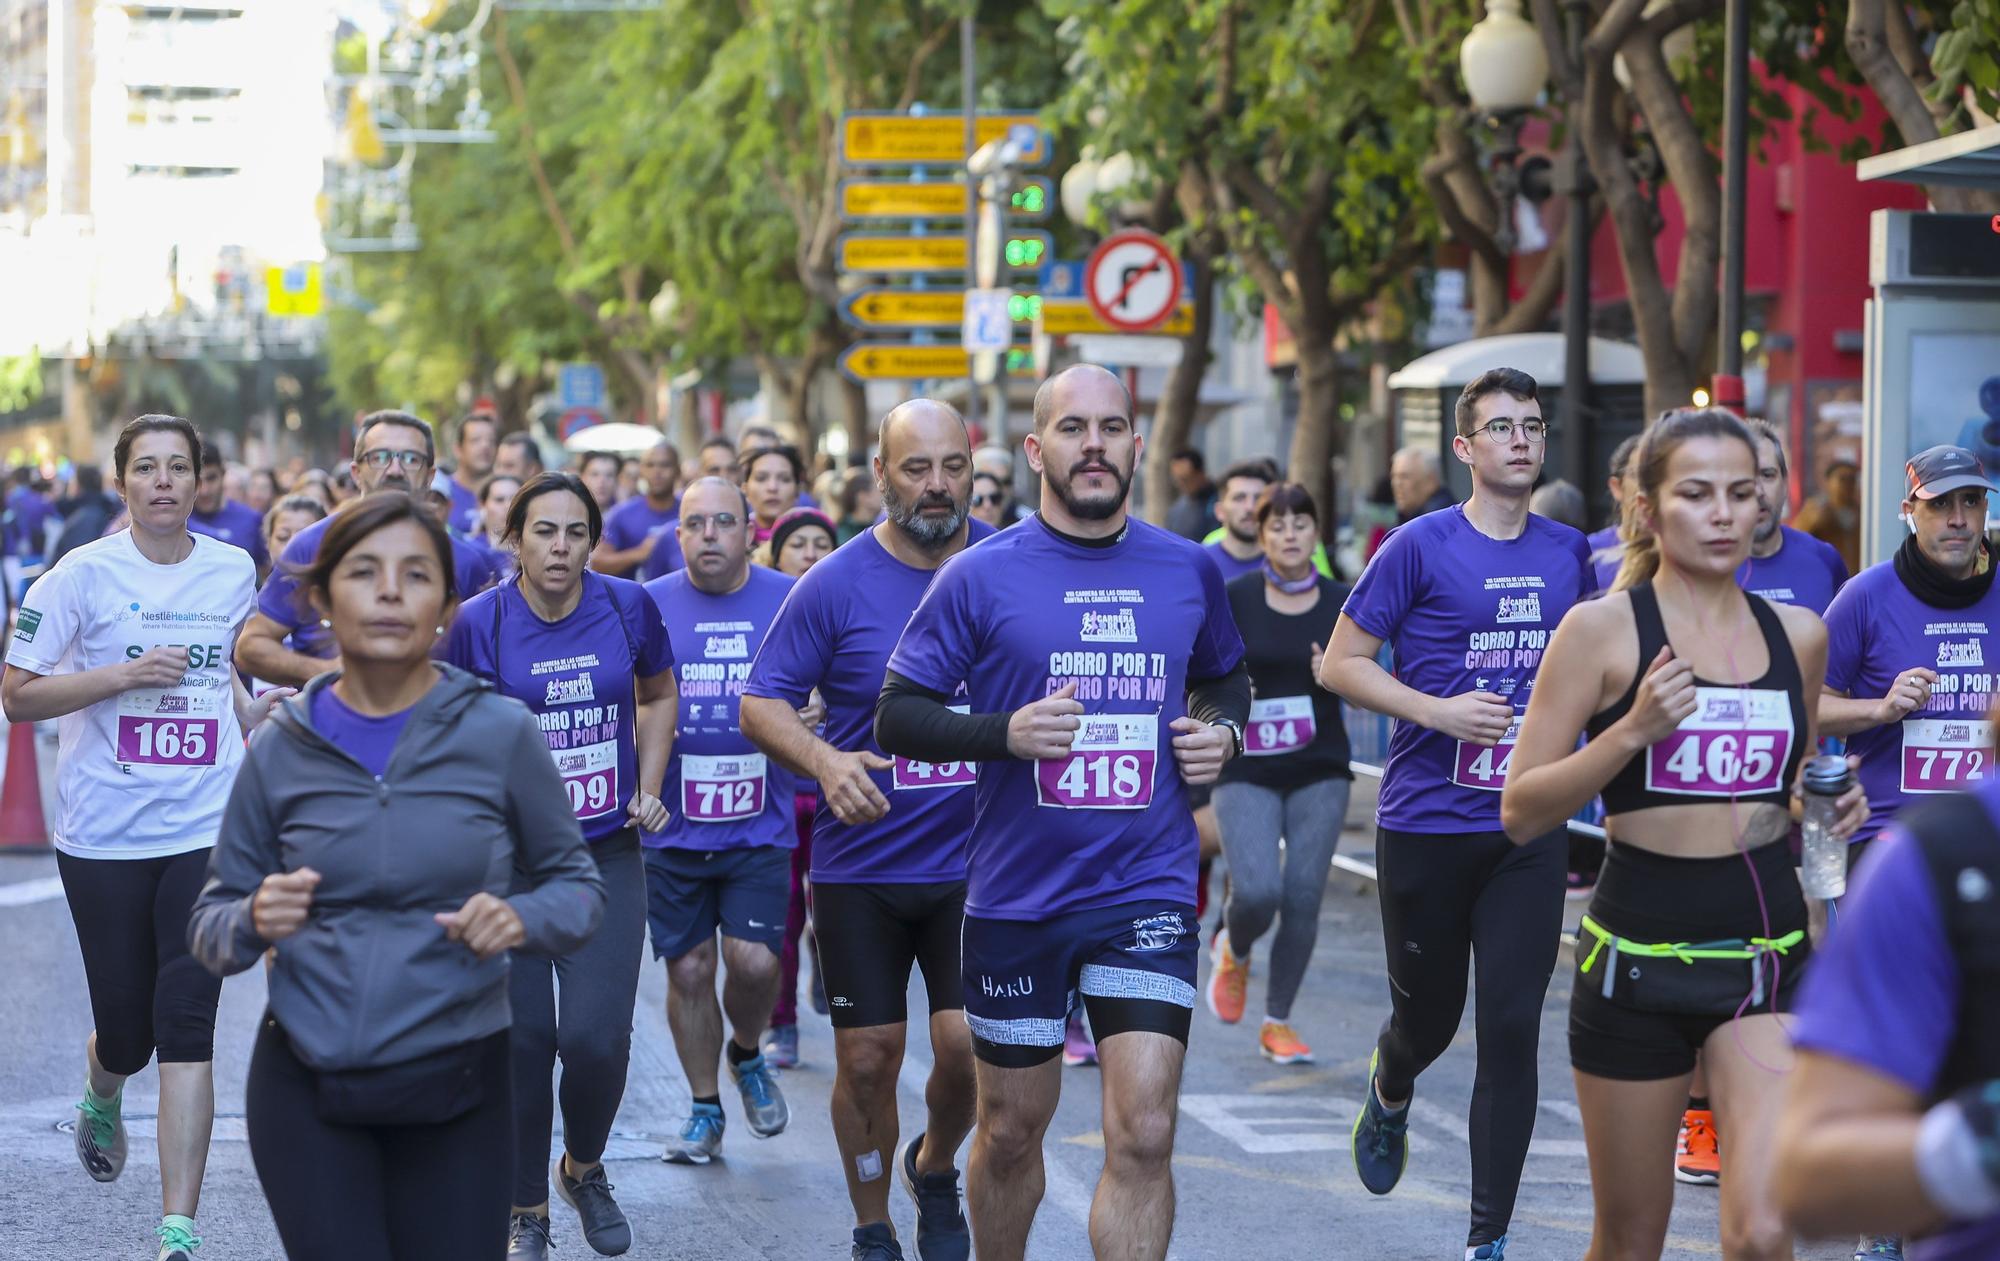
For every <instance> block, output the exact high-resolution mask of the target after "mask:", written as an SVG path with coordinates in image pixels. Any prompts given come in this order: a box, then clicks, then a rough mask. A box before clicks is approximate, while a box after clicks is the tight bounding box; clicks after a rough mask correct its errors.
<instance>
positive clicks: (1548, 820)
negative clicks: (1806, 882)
mask: <svg viewBox="0 0 2000 1261" xmlns="http://www.w3.org/2000/svg"><path fill="white" fill-rule="evenodd" d="M1755 453H1756V446H1755V443H1754V442H1753V440H1752V438H1751V436H1750V432H1749V430H1748V429H1746V428H1745V427H1744V425H1743V423H1742V422H1741V421H1740V420H1738V419H1737V418H1736V417H1735V416H1733V415H1731V414H1730V413H1728V412H1725V411H1720V410H1712V409H1702V410H1688V411H1680V412H1670V413H1668V414H1667V415H1665V416H1663V417H1661V418H1660V419H1659V420H1658V421H1657V422H1655V423H1654V425H1653V426H1652V428H1651V429H1650V430H1648V432H1647V434H1646V436H1645V438H1644V440H1643V441H1642V442H1641V444H1640V446H1639V451H1638V454H1637V455H1636V456H1635V457H1634V464H1633V468H1634V472H1635V476H1634V478H1633V479H1632V480H1633V481H1636V483H1637V487H1636V493H1635V494H1633V495H1632V496H1630V497H1629V498H1628V499H1627V500H1626V508H1625V523H1624V527H1623V529H1622V530H1621V535H1622V537H1623V538H1624V540H1625V558H1624V563H1623V565H1622V567H1621V568H1620V570H1619V573H1618V579H1617V581H1616V582H1615V583H1613V585H1612V590H1611V594H1610V595H1608V596H1606V597H1605V598H1603V599H1601V600H1593V601H1586V602H1585V603H1582V604H1579V605H1577V606H1576V607H1575V608H1574V609H1572V610H1571V611H1570V613H1569V615H1568V616H1566V617H1565V618H1564V619H1563V622H1562V625H1561V626H1560V627H1559V628H1558V629H1557V631H1556V634H1555V637H1554V639H1553V640H1551V642H1550V644H1549V648H1548V660H1546V661H1545V662H1543V665H1542V670H1541V672H1540V673H1539V675H1538V676H1537V679H1538V681H1537V685H1536V687H1535V692H1534V697H1533V699H1532V700H1531V701H1530V702H1529V705H1528V711H1527V714H1526V715H1525V717H1524V718H1523V720H1522V724H1521V730H1520V735H1519V740H1518V742H1517V743H1516V745H1515V747H1514V761H1513V765H1512V767H1511V770H1510V773H1509V775H1508V779H1507V786H1506V789H1505V791H1504V792H1503V794H1502V796H1501V805H1500V814H1501V821H1502V823H1503V825H1504V826H1505V827H1506V829H1507V832H1508V835H1510V836H1512V837H1515V838H1516V839H1517V840H1526V839H1531V838H1533V837H1535V836H1539V835H1541V834H1542V833H1544V832H1546V831H1548V829H1549V828H1551V827H1553V826H1555V825H1557V824H1559V823H1560V822H1561V821H1562V820H1564V819H1566V818H1568V817H1570V816H1571V815H1572V814H1574V813H1576V811H1577V810H1579V809H1580V808H1582V807H1583V805H1585V804H1586V803H1587V802H1588V801H1589V800H1590V799H1591V798H1592V797H1594V796H1596V795H1598V794H1599V793H1602V794H1603V797H1604V808H1605V814H1606V819H1605V829H1606V831H1607V832H1608V833H1609V834H1610V836H1611V844H1610V849H1609V853H1608V855H1607V856H1606V859H1605V863H1604V873H1603V875H1602V876H1601V877H1600V878H1599V881H1598V885H1597V892H1596V894H1595V896H1594V897H1593V899H1592V901H1591V906H1590V911H1589V913H1588V914H1587V915H1586V916H1585V917H1584V925H1583V929H1582V931H1581V932H1580V933H1579V943H1578V948H1577V952H1576V966H1575V968H1574V970H1573V976H1574V989H1573V992H1572V995H1571V1005H1570V1059H1571V1064H1572V1066H1573V1068H1574V1069H1575V1072H1576V1092H1577V1103H1578V1105H1579V1107H1580V1108H1581V1110H1582V1112H1583V1126H1584V1138H1585V1142H1586V1144H1587V1146H1588V1148H1589V1152H1590V1174H1591V1188H1592V1196H1593V1198H1594V1201H1595V1208H1596V1222H1595V1224H1594V1226H1593V1228H1592V1234H1591V1245H1590V1250H1589V1252H1588V1253H1586V1254H1585V1255H1586V1257H1587V1258H1588V1259H1589V1261H1610V1259H1611V1258H1617V1259H1618V1261H1628V1259H1629V1258H1657V1257H1658V1256H1659V1255H1660V1249H1661V1247H1662V1245H1663V1244H1664V1242H1665V1239H1666V1232H1667V1220H1668V1216H1669V1214H1670V1213H1671V1212H1672V1209H1673V1198H1674V1179H1673V1167H1672V1162H1671V1161H1670V1160H1669V1159H1668V1158H1667V1157H1668V1154H1669V1153H1670V1152H1671V1151H1672V1143H1673V1139H1674V1134H1675V1131H1676V1129H1677V1127H1678V1126H1679V1124H1680V1120H1681V1113H1682V1109H1683V1106H1684V1104H1685V1103H1686V1099H1687V1086H1688V1080H1689V1077H1690V1074H1691V1073H1692V1072H1693V1069H1694V1064H1695V1057H1696V1053H1697V1052H1700V1053H1701V1056H1702V1059H1703V1062H1704V1063H1705V1064H1706V1065H1707V1070H1708V1080H1709V1091H1710V1096H1711V1098H1712V1099H1713V1100H1714V1104H1713V1110H1714V1113H1715V1115H1716V1117H1717V1118H1718V1122H1719V1125H1720V1126H1722V1127H1726V1128H1727V1130H1728V1137H1729V1176H1728V1177H1727V1178H1724V1179H1723V1180H1722V1212H1721V1236H1722V1249H1723V1255H1724V1256H1725V1257H1726V1258H1730V1259H1731V1261H1751V1259H1758V1261H1762V1259H1764V1258H1790V1257H1791V1256H1792V1243H1791V1237H1790V1234H1789V1233H1788V1232H1787V1230H1786V1227H1785V1224H1784V1222H1783V1220H1782V1219H1781V1218H1780V1216H1779V1214H1778V1210H1777V1206H1776V1202H1775V1199H1774V1197H1773V1195H1772V1191H1771V1183H1772V1178H1773V1167H1774V1165H1775V1149H1774V1147H1773V1145H1772V1134H1773V1133H1774V1131H1775V1129H1776V1122H1777V1114H1778V1103H1779V1100H1780V1098H1781V1097H1782V1094H1783V1092H1782V1090H1781V1089H1778V1087H1780V1086H1781V1085H1782V1080H1781V1078H1780V1077H1778V1076H1777V1074H1779V1073H1782V1072H1783V1071H1784V1070H1785V1069H1786V1068H1787V1067H1788V1066H1789V1065H1790V1063H1791V1058H1792V1056H1791V1048H1790V1045H1789V1043H1788V1040H1787V1037H1786V1034H1785V1029H1784V1024H1783V1021H1782V1020H1781V1018H1780V1016H1779V1014H1778V1013H1780V1012H1782V1011H1784V1010H1785V1008H1786V1004H1787V1001H1788V999H1789V997H1790V995H1791V994H1792V992H1793V991H1794V989H1795V988H1796V986H1797V983H1798V978H1799V976H1800V974H1801V973H1802V971H1803V967H1802V965H1803V963H1804V961H1805V957H1806V955H1807V953H1808V952H1809V950H1810V945H1809V944H1808V942H1807V940H1806V907H1805V899H1804V897H1803V895H1802V894H1801V892H1800V890H1799V885H1798V880H1797V877H1796V875H1795V874H1794V869H1793V867H1792V860H1791V853H1790V845H1789V844H1788V842H1787V836H1788V834H1789V832H1790V828H1791V813H1790V805H1791V800H1792V795H1793V788H1794V785H1795V783H1796V780H1797V773H1798V767H1799V762H1800V760H1801V759H1802V758H1803V757H1804V756H1805V755H1806V753H1807V751H1808V750H1810V749H1812V748H1813V746H1814V741H1815V736H1816V733H1815V731H1814V729H1813V721H1814V718H1813V710H1812V709H1811V708H1809V707H1808V706H1807V705H1806V698H1807V697H1816V696H1818V695H1819V692H1820V684H1821V681H1822V680H1823V678H1824V676H1825V673H1826V627H1825V625H1824V624H1823V623H1821V621H1820V620H1819V618H1818V617H1816V616H1814V615H1813V613H1812V612H1811V611H1810V610H1807V609H1802V608H1796V607H1789V606H1782V605H1775V604H1770V603H1768V602H1766V601H1764V600H1762V599H1760V598H1758V597H1757V596H1753V595H1750V594H1748V593H1746V592H1744V591H1743V590H1742V589H1741V588H1739V587H1738V586H1737V583H1736V577H1735V575H1736V570H1737V567H1738V566H1739V565H1741V564H1742V563H1743V560H1744V558H1745V557H1746V556H1747V555H1748V554H1749V550H1750V538H1751V532H1752V530H1753V528H1754V527H1755V526H1756V523H1757V480H1756V454H1755ZM1586 733H1587V734H1588V735H1589V742H1588V743H1587V744H1585V745H1584V746H1583V747H1582V748H1578V740H1579V738H1580V737H1582V736H1583V735H1585V734H1586ZM1843 805H1844V806H1845V809H1844V812H1843V817H1842V821H1841V827H1842V829H1843V830H1844V831H1852V830H1853V828H1855V827H1857V826H1859V824H1860V823H1861V821H1862V819H1863V818H1865V817H1866V813H1867V808H1866V806H1865V804H1863V803H1862V801H1861V795H1860V793H1859V791H1858V790H1856V791H1855V792H1853V793H1851V794H1850V795H1849V797H1848V798H1846V799H1843ZM1668 947H1672V949H1669V948H1668Z"/></svg>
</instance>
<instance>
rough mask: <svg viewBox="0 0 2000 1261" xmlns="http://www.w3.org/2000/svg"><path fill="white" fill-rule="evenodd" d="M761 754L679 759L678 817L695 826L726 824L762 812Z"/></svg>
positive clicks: (689, 756)
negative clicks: (679, 802) (679, 793)
mask: <svg viewBox="0 0 2000 1261" xmlns="http://www.w3.org/2000/svg"><path fill="white" fill-rule="evenodd" d="M764 770H765V761H764V755H763V754H761V753H743V754H738V755H736V756H733V757H695V756H693V755H688V756H684V757H682V758H681V814H682V815H684V816H685V817H686V818H688V819H691V820H693V821H694V822H696V823H729V822H732V821H734V820H737V819H752V818H755V817H756V816H758V815H760V814H762V813H764Z"/></svg>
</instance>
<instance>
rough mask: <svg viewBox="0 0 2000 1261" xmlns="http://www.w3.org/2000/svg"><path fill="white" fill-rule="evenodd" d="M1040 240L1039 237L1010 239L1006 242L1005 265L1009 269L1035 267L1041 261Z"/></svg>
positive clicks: (1041, 244)
mask: <svg viewBox="0 0 2000 1261" xmlns="http://www.w3.org/2000/svg"><path fill="white" fill-rule="evenodd" d="M1042 246H1043V243H1042V240H1041V238H1039V237H1018V236H1017V237H1010V238H1008V241H1007V265H1008V266H1009V267H1037V266H1040V265H1041V261H1042Z"/></svg>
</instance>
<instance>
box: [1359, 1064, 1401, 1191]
mask: <svg viewBox="0 0 2000 1261" xmlns="http://www.w3.org/2000/svg"><path fill="white" fill-rule="evenodd" d="M1381 1055H1382V1053H1381V1051H1380V1049H1379V1048H1378V1049H1377V1050H1376V1051H1375V1052H1374V1053H1373V1054H1371V1055H1370V1056H1369V1057H1368V1100H1367V1102H1365V1103H1363V1104H1362V1105H1361V1115H1360V1116H1358V1117H1355V1118H1354V1136H1353V1146H1354V1172H1355V1173H1357V1174H1360V1175H1361V1185H1362V1186H1364V1187H1367V1188H1368V1189H1369V1190H1370V1191H1371V1192H1373V1193H1374V1194H1376V1195H1387V1194H1389V1192H1391V1191H1393V1190H1395V1189H1396V1183H1397V1182H1399V1181H1401V1180H1402V1177H1403V1170H1404V1168H1406V1167H1407V1166H1408V1165H1409V1163H1410V1105H1409V1102H1408V1101H1407V1100H1406V1101H1405V1102H1404V1104H1403V1106H1402V1107H1400V1108H1398V1109H1396V1110H1395V1111H1394V1112H1391V1111H1389V1110H1388V1109H1387V1108H1385V1107H1383V1106H1382V1096H1381V1095H1379V1094H1377V1093H1376V1091H1375V1064H1376V1061H1377V1060H1379V1059H1380V1058H1381Z"/></svg>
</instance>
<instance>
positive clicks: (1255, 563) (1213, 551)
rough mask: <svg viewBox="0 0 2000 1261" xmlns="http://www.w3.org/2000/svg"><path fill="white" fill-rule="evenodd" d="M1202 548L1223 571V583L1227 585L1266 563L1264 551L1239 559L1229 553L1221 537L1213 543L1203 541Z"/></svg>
mask: <svg viewBox="0 0 2000 1261" xmlns="http://www.w3.org/2000/svg"><path fill="white" fill-rule="evenodd" d="M1201 549H1202V550H1203V551H1205V552H1207V553H1208V555H1209V559H1210V560H1213V561H1214V562H1215V567H1216V568H1217V569H1219V570H1221V571H1222V585H1223V586H1225V587H1226V586H1228V585H1229V584H1230V583H1232V582H1234V581H1236V580H1237V579H1238V578H1241V577H1242V576H1243V575H1244V574H1248V573H1255V572H1256V571H1257V570H1258V569H1259V568H1261V567H1262V566H1263V564H1264V554H1263V553H1262V552H1259V553H1257V554H1256V555H1255V556H1252V557H1251V558H1250V559H1249V560H1237V559H1236V558H1235V557H1234V556H1231V555H1230V554H1229V551H1228V549H1227V548H1225V547H1223V546H1222V540H1220V539H1217V540H1216V541H1215V542H1213V543H1203V544H1202V545H1201Z"/></svg>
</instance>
